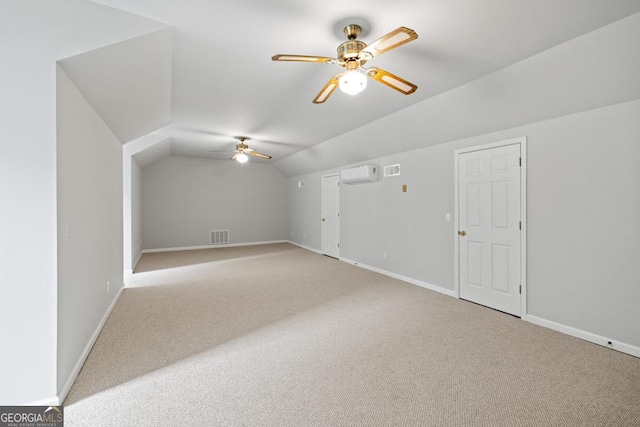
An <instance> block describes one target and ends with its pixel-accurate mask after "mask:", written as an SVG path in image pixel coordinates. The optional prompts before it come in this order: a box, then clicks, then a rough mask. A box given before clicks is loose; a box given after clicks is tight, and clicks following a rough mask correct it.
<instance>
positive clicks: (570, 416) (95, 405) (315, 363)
mask: <svg viewBox="0 0 640 427" xmlns="http://www.w3.org/2000/svg"><path fill="white" fill-rule="evenodd" d="M129 286H130V287H129V288H128V289H126V290H125V291H124V293H123V295H122V297H121V298H120V301H119V302H118V304H117V306H116V307H115V309H114V311H113V313H112V315H111V317H110V318H109V320H108V322H107V324H106V325H105V328H104V330H103V331H102V334H101V335H100V337H99V338H98V340H97V342H96V345H95V346H94V348H93V350H92V352H91V354H90V355H89V357H88V359H87V361H86V363H85V366H84V368H83V369H82V371H81V372H80V375H79V376H78V378H77V380H76V382H75V384H74V385H73V387H72V389H71V392H70V393H69V395H68V397H67V399H66V401H65V402H64V403H65V419H66V420H65V421H66V423H65V425H67V426H127V427H128V426H510V427H513V426H640V359H638V358H635V357H632V356H628V355H625V354H623V353H619V352H616V351H613V350H610V349H607V348H604V347H600V346H597V345H594V344H591V343H588V342H585V341H582V340H578V339H575V338H572V337H569V336H566V335H563V334H560V333H557V332H554V331H551V330H548V329H545V328H541V327H538V326H535V325H532V324H530V323H527V322H523V321H522V320H520V319H517V318H514V317H512V316H509V315H506V314H503V313H500V312H496V311H493V310H490V309H488V308H485V307H481V306H477V305H475V304H471V303H468V302H465V301H461V300H457V299H455V298H451V297H448V296H445V295H441V294H439V293H436V292H432V291H429V290H426V289H423V288H420V287H417V286H414V285H410V284H407V283H404V282H401V281H398V280H394V279H391V278H388V277H386V276H382V275H379V274H376V273H373V272H370V271H367V270H364V269H360V268H358V267H354V266H351V265H349V264H346V263H343V262H340V261H337V260H334V259H331V258H327V257H323V256H320V255H317V254H314V253H312V252H309V251H306V250H304V249H300V248H297V247H295V246H292V245H289V244H276V245H264V246H253V247H240V248H217V249H209V250H198V251H185V252H173V253H157V254H145V255H144V256H143V258H142V260H141V261H140V263H139V265H138V267H137V270H136V272H135V274H134V275H133V278H132V279H131V282H130V283H129Z"/></svg>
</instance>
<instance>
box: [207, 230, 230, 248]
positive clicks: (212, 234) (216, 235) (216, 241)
mask: <svg viewBox="0 0 640 427" xmlns="http://www.w3.org/2000/svg"><path fill="white" fill-rule="evenodd" d="M225 243H229V230H211V231H209V244H210V245H222V244H225Z"/></svg>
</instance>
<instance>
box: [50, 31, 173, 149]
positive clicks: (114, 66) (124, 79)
mask: <svg viewBox="0 0 640 427" xmlns="http://www.w3.org/2000/svg"><path fill="white" fill-rule="evenodd" d="M171 61H172V28H170V27H167V28H163V29H161V30H157V31H154V32H152V33H149V34H145V35H142V36H139V37H135V38H132V39H130V40H126V41H123V42H120V43H116V44H113V45H110V46H106V47H102V48H100V49H96V50H92V51H90V52H86V53H82V54H79V55H76V56H73V57H70V58H66V59H63V60H60V61H58V64H59V65H60V66H61V67H62V69H63V70H64V71H65V72H66V73H67V75H68V76H69V78H70V79H71V80H72V81H73V83H74V84H75V85H76V87H77V88H78V89H79V90H80V92H81V93H82V94H83V95H84V97H85V98H86V99H87V101H88V102H89V103H90V104H91V106H92V107H93V108H94V109H95V111H96V112H97V113H98V114H99V115H100V117H102V119H103V120H104V121H105V123H106V124H107V126H109V128H110V129H111V131H112V132H113V133H114V135H116V137H117V138H118V139H119V140H120V142H121V143H123V144H124V143H127V142H129V141H132V140H134V139H136V138H139V137H141V136H143V135H146V134H148V133H150V132H152V131H154V130H156V129H158V128H160V127H162V126H164V125H166V124H168V123H169V122H170V120H171Z"/></svg>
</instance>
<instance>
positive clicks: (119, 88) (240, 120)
mask: <svg viewBox="0 0 640 427" xmlns="http://www.w3.org/2000/svg"><path fill="white" fill-rule="evenodd" d="M94 3H100V4H102V5H105V6H108V7H112V8H116V9H120V10H122V11H126V12H130V13H132V14H136V15H140V16H143V17H146V18H149V19H152V20H156V21H159V22H162V23H164V24H166V27H165V28H164V29H162V30H158V31H156V32H154V33H150V34H148V35H146V36H142V37H139V38H136V39H132V40H130V41H126V42H122V43H120V44H119V45H118V46H108V47H105V48H103V49H99V50H97V51H94V52H88V53H84V54H82V55H76V56H74V57H70V58H67V59H65V60H63V61H60V64H61V66H62V67H63V68H64V69H65V71H66V72H67V73H68V74H69V75H70V77H71V78H72V79H73V81H74V82H75V83H76V85H77V86H78V87H79V88H80V90H81V91H82V92H83V93H84V94H85V96H86V97H87V99H89V101H90V102H91V103H92V104H93V105H94V107H95V108H96V110H97V111H98V112H99V113H100V114H101V116H102V117H103V119H105V121H106V122H107V123H108V124H110V126H111V128H112V130H113V131H114V133H115V134H116V136H118V137H119V138H120V140H121V141H122V142H123V143H127V142H129V141H132V140H134V139H137V138H141V137H143V138H144V137H145V135H147V136H146V138H147V139H149V138H151V139H152V140H153V141H155V142H157V143H158V144H159V145H158V146H157V147H156V148H155V149H154V150H155V151H153V152H151V154H148V155H147V156H146V157H145V156H144V155H143V156H141V157H140V159H142V163H147V164H148V163H150V162H153V161H155V160H157V159H158V158H161V157H163V156H166V155H180V156H193V157H203V158H212V159H228V158H229V157H230V156H231V154H232V150H233V148H234V147H235V144H236V142H237V141H235V140H234V137H235V136H239V135H243V136H247V137H249V138H251V139H250V141H249V144H250V146H251V147H253V148H255V149H256V150H258V151H260V152H264V153H268V154H271V155H272V156H273V160H271V162H274V164H276V165H277V164H278V163H279V162H280V163H281V164H284V163H286V160H285V159H287V158H290V157H291V156H293V155H294V154H296V153H299V152H303V151H305V150H309V149H312V147H314V146H316V145H318V144H322V143H325V142H326V141H329V140H331V139H332V138H335V137H337V136H339V135H343V134H345V133H348V132H350V131H352V130H354V129H357V128H360V127H362V126H365V125H367V124H370V123H372V122H376V121H379V120H380V119H382V118H384V117H387V116H390V115H392V114H394V113H396V112H398V111H400V110H403V109H406V108H408V107H411V106H413V105H414V104H417V103H421V102H424V101H426V100H429V99H431V98H433V97H435V96H437V95H439V94H443V93H445V92H447V91H451V90H453V89H455V88H458V87H461V86H463V85H465V84H468V83H469V82H472V81H475V80H477V79H479V78H482V77H484V76H488V75H490V74H492V73H495V72H497V71H498V70H501V69H504V68H505V67H507V66H509V65H512V64H514V63H517V62H519V61H522V60H524V59H526V58H529V57H532V56H533V55H536V54H539V53H540V52H543V51H546V50H548V49H550V48H552V47H554V46H557V45H560V44H562V43H564V42H566V41H567V40H571V39H573V38H576V37H578V36H581V35H583V34H586V33H588V32H590V31H593V30H595V29H597V28H600V27H602V26H605V25H608V24H610V23H612V22H614V21H616V20H619V19H621V18H623V17H625V16H628V15H630V14H633V13H636V12H638V11H640V1H638V0H608V1H606V2H605V1H602V0H562V1H558V0H537V1H529V0H517V1H504V0H483V1H478V0H455V1H451V0H399V1H380V0H366V1H365V0H353V1H349V2H344V1H338V0H327V1H324V2H319V1H313V2H311V1H300V0H272V1H264V0H237V1H234V2H220V1H202V0H181V1H176V0H94ZM349 23H356V24H359V25H361V26H362V28H363V32H362V34H361V35H360V37H359V39H360V40H363V41H365V42H367V43H371V42H373V41H374V40H376V39H377V38H379V37H380V36H382V35H384V34H386V33H388V32H389V31H391V30H393V29H395V28H397V27H399V26H406V27H409V28H411V29H413V30H415V31H416V33H417V34H418V36H419V37H418V39H417V40H415V41H413V42H411V43H408V44H406V45H403V46H401V47H398V48H397V49H394V50H392V51H390V52H388V53H386V54H384V55H382V56H379V57H376V58H374V59H373V60H371V61H370V62H369V64H368V65H374V66H378V67H381V68H383V69H385V70H388V71H390V72H392V73H394V74H397V75H399V76H401V77H403V78H405V79H407V80H409V81H411V82H413V83H415V84H416V85H417V86H418V90H417V91H416V92H415V93H413V94H411V95H408V96H405V95H403V94H401V93H399V92H397V91H394V90H392V89H390V88H388V87H386V86H384V85H382V84H379V83H378V82H376V81H373V80H370V81H369V84H368V87H367V88H366V90H365V91H364V92H362V93H360V94H358V95H355V96H350V95H347V94H344V93H341V92H340V91H339V90H337V91H336V92H334V93H333V95H332V96H331V98H329V99H328V100H327V102H325V103H324V104H313V103H312V100H313V98H314V97H315V96H316V94H317V93H318V92H319V91H320V89H321V88H322V87H323V86H324V85H325V83H326V82H327V81H328V80H329V79H330V78H331V77H332V76H333V75H334V74H336V73H337V72H339V71H340V70H341V69H340V68H339V66H338V65H335V64H333V65H327V64H313V63H294V62H274V61H272V60H271V57H272V56H273V55H275V54H278V53H288V54H306V55H319V56H330V57H335V56H336V48H337V46H338V45H339V44H340V43H341V42H343V41H344V40H345V36H344V34H343V33H342V29H343V27H344V26H345V25H346V24H349ZM593 54H594V55H595V54H597V53H595V52H594V53H593ZM148 145H153V144H148ZM150 149H151V148H150ZM365 157H366V155H364V154H363V159H364V158H365ZM145 159H146V160H145ZM353 160H354V161H358V159H353ZM252 161H265V160H260V159H257V158H255V159H252ZM283 161H284V162H283Z"/></svg>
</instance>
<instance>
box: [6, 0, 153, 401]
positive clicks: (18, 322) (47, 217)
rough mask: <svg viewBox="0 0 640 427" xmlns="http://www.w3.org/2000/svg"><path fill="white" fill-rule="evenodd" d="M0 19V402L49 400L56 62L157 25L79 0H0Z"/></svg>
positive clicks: (52, 380) (52, 394)
mask: <svg viewBox="0 0 640 427" xmlns="http://www.w3.org/2000/svg"><path fill="white" fill-rule="evenodd" d="M0 27H1V28H2V33H3V37H2V43H0V56H1V57H2V58H12V60H8V61H5V63H4V64H3V66H2V67H0V81H2V82H3V84H2V87H1V89H0V92H2V95H1V96H0V116H1V117H2V120H0V134H2V137H3V143H2V144H0V200H2V202H1V207H0V224H2V227H3V228H2V239H0V342H2V343H3V344H2V351H0V405H12V404H27V403H34V402H37V403H41V404H45V402H46V403H47V404H48V403H51V404H54V403H56V402H57V392H58V391H59V388H58V384H57V378H58V375H57V367H56V365H57V362H56V359H57V355H56V354H57V345H56V342H57V325H56V323H57V303H56V299H57V276H58V272H57V268H58V267H57V240H58V236H57V232H58V230H57V222H56V211H57V208H56V203H57V202H56V188H57V185H56V65H55V64H56V61H57V60H59V59H62V58H66V57H68V56H71V55H74V54H77V53H79V52H86V51H88V50H91V49H95V48H97V47H100V46H105V45H108V44H112V43H116V42H118V41H121V40H123V39H127V38H131V37H135V36H137V35H140V34H141V33H144V32H147V31H151V30H154V29H157V28H163V27H164V26H160V25H158V24H155V23H152V22H151V21H149V20H147V19H144V18H140V17H134V16H133V15H129V14H126V13H124V12H121V11H117V10H115V9H111V8H107V7H104V6H100V5H97V4H95V3H91V2H87V1H84V0H68V1H64V2H42V1H37V0H23V1H17V2H12V1H5V2H2V13H0ZM87 28H91V31H89V32H87ZM9 34H10V35H11V36H10V37H6V36H5V35H9ZM34 35H37V37H34ZM121 216H122V214H121V213H120V215H119V217H121ZM90 248H91V247H87V248H86V249H87V250H90Z"/></svg>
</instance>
